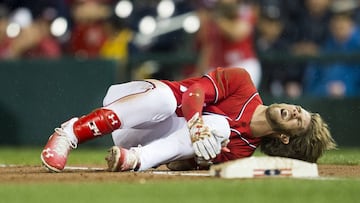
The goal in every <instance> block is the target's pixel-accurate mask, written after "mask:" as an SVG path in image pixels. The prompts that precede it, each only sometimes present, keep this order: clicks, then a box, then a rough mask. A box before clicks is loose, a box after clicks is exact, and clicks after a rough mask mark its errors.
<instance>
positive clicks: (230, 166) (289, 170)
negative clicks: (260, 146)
mask: <svg viewBox="0 0 360 203" xmlns="http://www.w3.org/2000/svg"><path fill="white" fill-rule="evenodd" d="M210 175H211V176H216V177H221V178H257V177H297V178H312V177H318V176H319V173H318V168H317V164H316V163H309V162H305V161H300V160H296V159H290V158H283V157H249V158H243V159H238V160H234V161H229V162H226V163H223V164H219V165H214V166H212V167H211V168H210Z"/></svg>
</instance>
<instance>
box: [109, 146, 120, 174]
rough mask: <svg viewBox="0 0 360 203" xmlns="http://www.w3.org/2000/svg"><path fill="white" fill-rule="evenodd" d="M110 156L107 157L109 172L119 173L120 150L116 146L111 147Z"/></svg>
mask: <svg viewBox="0 0 360 203" xmlns="http://www.w3.org/2000/svg"><path fill="white" fill-rule="evenodd" d="M108 152H109V154H108V156H107V157H106V161H107V165H108V171H112V172H116V171H119V168H118V163H119V159H120V155H121V153H120V149H119V148H118V147H116V146H114V147H111V148H110V149H109V150H108Z"/></svg>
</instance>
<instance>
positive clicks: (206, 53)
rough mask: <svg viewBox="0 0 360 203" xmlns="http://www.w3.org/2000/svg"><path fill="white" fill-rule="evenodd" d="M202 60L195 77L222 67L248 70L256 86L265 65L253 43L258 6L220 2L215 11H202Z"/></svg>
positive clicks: (200, 39) (200, 36)
mask: <svg viewBox="0 0 360 203" xmlns="http://www.w3.org/2000/svg"><path fill="white" fill-rule="evenodd" d="M198 13H199V17H200V22H201V28H200V31H199V32H198V47H199V50H200V51H199V52H200V58H199V61H198V66H197V68H196V72H195V74H197V75H199V74H203V73H204V72H207V71H209V70H211V69H213V68H216V67H218V66H225V67H230V66H232V67H244V68H246V69H247V71H248V72H249V73H250V75H251V78H252V80H253V82H254V84H255V85H256V86H259V84H260V80H261V66H260V63H259V61H258V59H257V56H256V53H255V47H254V42H253V40H254V39H253V37H254V29H255V23H256V17H257V12H256V6H255V5H254V4H251V3H247V2H245V1H240V2H239V3H238V2H237V1H234V0H222V1H219V2H218V3H217V4H216V5H215V7H214V8H213V9H209V8H201V9H199V11H198Z"/></svg>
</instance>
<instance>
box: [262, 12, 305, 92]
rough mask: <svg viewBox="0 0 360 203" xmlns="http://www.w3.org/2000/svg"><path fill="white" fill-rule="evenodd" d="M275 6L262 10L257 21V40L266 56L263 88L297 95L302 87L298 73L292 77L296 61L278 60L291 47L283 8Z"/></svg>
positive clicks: (263, 54) (263, 64)
mask: <svg viewBox="0 0 360 203" xmlns="http://www.w3.org/2000/svg"><path fill="white" fill-rule="evenodd" d="M276 8H277V7H273V6H272V7H271V9H266V8H264V9H263V10H261V13H260V18H259V20H258V23H257V35H256V43H255V44H256V49H257V52H258V54H259V55H261V56H263V60H262V62H261V66H262V68H263V73H264V76H266V77H264V79H263V81H262V89H263V90H267V91H269V92H270V93H271V94H272V95H273V96H277V97H280V96H287V97H291V98H296V97H299V96H300V95H301V93H302V88H301V85H300V84H299V82H298V80H297V79H296V77H293V75H294V74H293V67H292V66H293V65H292V64H290V63H286V62H284V61H279V60H277V59H280V57H281V58H283V57H284V53H287V52H288V51H289V50H288V49H289V45H290V41H289V39H288V38H286V35H287V34H288V33H287V30H286V19H284V15H282V12H280V8H278V9H276ZM268 58H270V60H267V59H268ZM290 67H291V68H290Z"/></svg>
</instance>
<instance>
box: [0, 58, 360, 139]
mask: <svg viewBox="0 0 360 203" xmlns="http://www.w3.org/2000/svg"><path fill="white" fill-rule="evenodd" d="M127 74H128V73H125V72H124V71H122V69H121V68H119V64H117V63H115V62H113V61H107V60H76V59H62V60H55V61H54V60H24V61H0V89H1V94H0V129H1V134H0V145H19V146H20V145H43V144H45V143H46V140H47V139H48V137H49V135H50V134H51V133H52V132H53V129H54V128H55V127H58V126H59V124H60V123H62V122H64V121H66V120H67V119H69V118H70V117H73V116H81V115H83V114H86V113H88V112H89V111H91V110H93V109H94V108H97V107H99V106H101V105H102V98H103V96H104V95H105V93H106V90H107V88H108V87H109V86H110V85H111V84H114V83H117V82H122V81H126V80H127V79H129V77H128V75H127ZM124 75H127V77H124ZM260 93H261V90H260ZM264 95H265V94H264ZM263 99H264V102H265V104H270V103H273V102H290V103H296V104H301V105H303V106H304V107H305V108H308V109H310V110H311V111H313V112H319V113H321V114H322V115H323V117H324V119H325V120H326V121H328V122H329V125H330V128H331V131H332V133H333V135H334V137H335V139H336V140H337V142H338V143H339V145H340V146H360V135H359V134H360V133H359V132H360V119H359V115H360V98H352V99H338V100H330V99H320V98H301V99H298V100H283V99H280V98H272V97H269V96H266V95H265V96H264V97H263ZM104 144H106V145H107V144H109V145H110V144H111V138H110V136H105V137H104V138H101V139H98V140H95V141H91V142H89V143H88V144H87V145H94V146H100V145H104Z"/></svg>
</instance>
